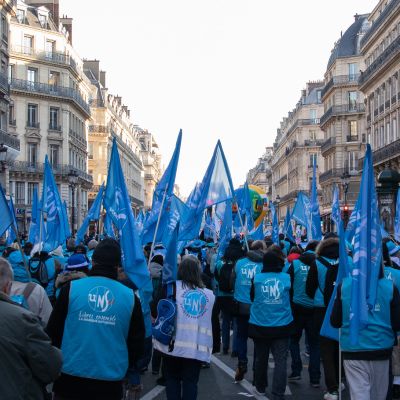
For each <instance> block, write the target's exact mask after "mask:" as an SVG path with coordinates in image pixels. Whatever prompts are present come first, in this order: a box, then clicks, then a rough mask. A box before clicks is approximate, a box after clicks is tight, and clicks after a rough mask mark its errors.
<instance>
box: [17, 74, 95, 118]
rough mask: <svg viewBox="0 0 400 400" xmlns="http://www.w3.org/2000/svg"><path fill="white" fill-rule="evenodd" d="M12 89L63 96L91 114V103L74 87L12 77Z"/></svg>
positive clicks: (25, 92) (88, 114)
mask: <svg viewBox="0 0 400 400" xmlns="http://www.w3.org/2000/svg"><path fill="white" fill-rule="evenodd" d="M11 90H13V91H17V92H22V93H24V94H27V93H37V94H43V95H45V96H51V97H62V98H64V99H66V100H70V101H72V102H73V103H74V104H75V105H76V106H77V107H78V108H79V109H80V110H81V111H83V112H84V113H85V114H86V115H87V116H90V107H89V104H88V103H87V102H86V101H85V100H84V99H83V97H82V96H81V94H80V93H79V92H78V91H77V90H75V89H73V88H69V87H65V86H56V85H48V84H47V83H39V82H32V81H26V80H23V79H11Z"/></svg>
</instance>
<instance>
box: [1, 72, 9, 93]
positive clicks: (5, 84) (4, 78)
mask: <svg viewBox="0 0 400 400" xmlns="http://www.w3.org/2000/svg"><path fill="white" fill-rule="evenodd" d="M0 89H1V90H3V91H4V92H5V93H6V94H9V93H10V85H9V84H8V77H7V75H5V74H4V73H3V72H0Z"/></svg>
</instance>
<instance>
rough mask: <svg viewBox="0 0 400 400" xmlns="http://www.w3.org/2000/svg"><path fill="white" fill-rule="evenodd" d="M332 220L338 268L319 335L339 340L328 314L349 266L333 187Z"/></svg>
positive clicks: (337, 331)
mask: <svg viewBox="0 0 400 400" xmlns="http://www.w3.org/2000/svg"><path fill="white" fill-rule="evenodd" d="M331 219H332V221H333V222H334V223H335V224H336V226H337V230H338V235H339V268H338V273H337V278H336V283H335V286H334V288H333V292H332V296H331V299H330V301H329V304H328V307H327V310H326V313H325V318H324V321H323V324H322V327H321V332H320V334H321V336H325V337H327V338H329V339H332V340H336V341H339V329H337V328H334V327H333V326H332V325H331V320H330V316H331V314H332V309H333V304H334V302H335V298H336V291H337V287H338V285H339V283H341V282H342V280H343V278H345V277H346V276H349V272H350V267H349V265H348V264H349V263H348V260H349V257H348V255H347V251H346V241H345V237H344V226H343V221H342V217H341V213H340V203H339V189H338V188H337V187H335V191H334V193H333V202H332V214H331Z"/></svg>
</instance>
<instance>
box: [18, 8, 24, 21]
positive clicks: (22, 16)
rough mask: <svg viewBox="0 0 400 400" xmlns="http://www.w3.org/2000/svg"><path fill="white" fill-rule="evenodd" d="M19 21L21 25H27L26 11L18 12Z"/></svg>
mask: <svg viewBox="0 0 400 400" xmlns="http://www.w3.org/2000/svg"><path fill="white" fill-rule="evenodd" d="M17 21H18V22H19V23H20V24H24V23H25V10H19V9H18V10H17Z"/></svg>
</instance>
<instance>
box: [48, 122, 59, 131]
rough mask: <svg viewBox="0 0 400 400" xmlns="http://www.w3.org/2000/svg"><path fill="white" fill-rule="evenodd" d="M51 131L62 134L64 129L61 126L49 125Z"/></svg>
mask: <svg viewBox="0 0 400 400" xmlns="http://www.w3.org/2000/svg"><path fill="white" fill-rule="evenodd" d="M49 131H57V132H61V131H62V127H61V125H56V124H49Z"/></svg>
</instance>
